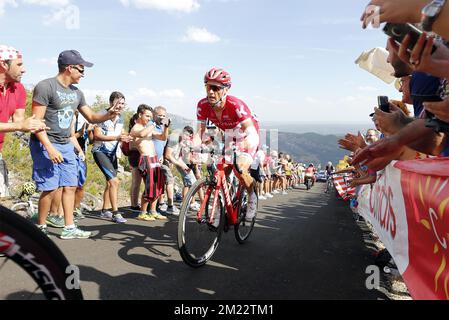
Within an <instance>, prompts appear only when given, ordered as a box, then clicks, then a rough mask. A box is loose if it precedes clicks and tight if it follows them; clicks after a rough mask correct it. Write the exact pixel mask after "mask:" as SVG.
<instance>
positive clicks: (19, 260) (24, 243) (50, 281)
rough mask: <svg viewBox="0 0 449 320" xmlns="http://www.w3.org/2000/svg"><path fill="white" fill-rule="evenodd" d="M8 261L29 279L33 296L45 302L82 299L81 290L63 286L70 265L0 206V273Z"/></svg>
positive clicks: (29, 225)
mask: <svg viewBox="0 0 449 320" xmlns="http://www.w3.org/2000/svg"><path fill="white" fill-rule="evenodd" d="M2 254H3V255H4V257H2V256H1V255H2ZM3 259H4V261H3V262H2V260H3ZM8 261H12V262H14V263H15V264H17V265H18V266H20V267H21V268H22V269H23V270H24V271H25V272H26V273H27V274H28V275H29V276H31V278H32V279H33V280H34V282H35V284H36V285H37V288H36V289H35V291H34V292H33V293H35V292H36V291H37V290H39V289H40V290H41V291H42V293H43V294H44V296H45V298H46V299H49V300H82V299H83V295H82V292H81V289H69V288H68V286H67V285H66V280H67V277H68V274H67V273H66V271H67V270H68V267H69V266H70V264H69V262H68V261H67V258H66V257H65V256H64V254H63V253H62V252H61V251H60V250H59V249H58V247H57V246H56V245H55V244H54V243H53V242H52V241H51V240H50V239H49V238H48V237H47V236H46V235H44V234H43V233H42V232H41V231H40V230H39V229H38V228H37V227H36V226H34V225H33V224H32V223H30V222H29V221H28V220H27V219H25V218H23V217H21V216H20V215H18V214H17V213H15V212H13V211H11V210H9V209H8V208H6V207H3V206H0V272H1V270H2V269H3V268H4V267H5V265H6V263H8Z"/></svg>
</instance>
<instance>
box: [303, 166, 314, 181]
mask: <svg viewBox="0 0 449 320" xmlns="http://www.w3.org/2000/svg"><path fill="white" fill-rule="evenodd" d="M308 179H312V186H313V185H314V184H315V166H314V165H313V163H310V164H309V166H308V167H307V169H306V174H305V183H306V184H307V180H308Z"/></svg>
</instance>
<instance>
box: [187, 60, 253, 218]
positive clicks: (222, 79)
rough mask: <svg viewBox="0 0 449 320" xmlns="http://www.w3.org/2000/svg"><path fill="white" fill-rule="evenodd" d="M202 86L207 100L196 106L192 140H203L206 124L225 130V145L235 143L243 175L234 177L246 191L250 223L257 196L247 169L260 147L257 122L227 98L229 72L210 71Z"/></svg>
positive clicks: (240, 104)
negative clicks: (196, 121)
mask: <svg viewBox="0 0 449 320" xmlns="http://www.w3.org/2000/svg"><path fill="white" fill-rule="evenodd" d="M204 85H205V89H206V94H207V97H206V98H204V99H202V100H201V101H200V102H199V103H198V106H197V120H198V122H199V126H198V130H197V135H196V137H195V139H194V141H195V142H196V143H198V142H199V140H200V139H201V138H202V137H203V135H204V133H205V130H206V122H207V121H210V122H212V123H213V124H215V125H216V126H217V127H218V128H220V129H221V130H223V131H225V146H229V145H230V144H231V143H232V141H233V140H234V138H235V139H236V140H237V147H238V153H237V164H238V166H239V168H240V169H241V170H242V172H243V173H242V174H239V173H238V172H236V176H237V177H238V178H239V180H240V181H241V182H242V183H243V185H244V186H245V187H246V189H247V191H248V194H249V201H248V210H247V213H246V220H248V221H252V220H253V219H254V217H255V214H256V210H257V196H256V193H255V191H254V185H255V182H254V179H253V178H252V177H251V175H250V173H249V167H250V166H251V164H252V162H253V161H254V156H255V154H256V152H257V149H258V147H259V141H260V137H259V123H258V121H257V119H256V118H255V116H254V114H253V112H252V111H251V109H250V108H249V107H248V106H247V105H246V104H245V103H244V102H243V101H242V100H240V99H238V98H236V97H234V96H231V95H228V91H229V89H230V88H231V76H230V75H229V73H228V72H226V71H225V70H223V69H220V68H212V69H211V70H209V71H208V72H207V73H206V75H205V76H204Z"/></svg>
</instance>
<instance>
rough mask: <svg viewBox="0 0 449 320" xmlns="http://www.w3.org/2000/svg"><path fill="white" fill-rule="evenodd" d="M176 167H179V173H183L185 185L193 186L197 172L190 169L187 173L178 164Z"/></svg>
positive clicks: (187, 186)
mask: <svg viewBox="0 0 449 320" xmlns="http://www.w3.org/2000/svg"><path fill="white" fill-rule="evenodd" d="M176 168H177V169H178V171H179V173H180V174H181V177H182V182H183V184H184V187H186V188H190V187H191V186H193V184H194V183H195V182H196V177H195V174H194V173H193V170H190V171H189V172H188V173H187V172H185V171H184V170H182V169H181V168H180V167H178V166H176Z"/></svg>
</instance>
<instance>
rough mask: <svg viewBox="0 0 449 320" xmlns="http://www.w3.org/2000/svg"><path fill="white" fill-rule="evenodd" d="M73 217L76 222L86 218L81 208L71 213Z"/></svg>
mask: <svg viewBox="0 0 449 320" xmlns="http://www.w3.org/2000/svg"><path fill="white" fill-rule="evenodd" d="M73 217H74V218H75V219H76V220H81V219H84V218H86V216H85V215H84V214H83V212H82V210H81V208H76V209H75V211H73Z"/></svg>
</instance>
